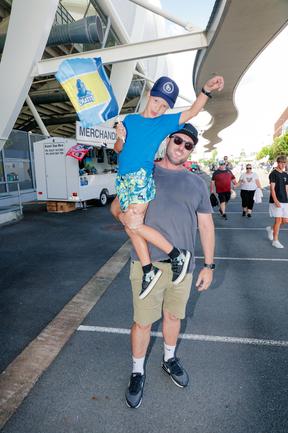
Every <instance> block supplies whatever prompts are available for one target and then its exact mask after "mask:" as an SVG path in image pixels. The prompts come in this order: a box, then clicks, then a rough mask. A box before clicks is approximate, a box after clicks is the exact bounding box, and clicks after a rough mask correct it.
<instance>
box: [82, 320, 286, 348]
mask: <svg viewBox="0 0 288 433" xmlns="http://www.w3.org/2000/svg"><path fill="white" fill-rule="evenodd" d="M77 331H86V332H102V333H106V334H122V335H130V329H126V328H107V327H105V326H85V325H80V326H79V328H78V329H77ZM151 335H152V336H153V337H160V338H162V332H155V331H152V332H151ZM179 338H180V339H182V340H193V341H207V342H213V343H233V344H247V345H254V346H278V347H288V341H286V340H264V339H260V338H241V337H225V336H219V335H201V334H180V335H179Z"/></svg>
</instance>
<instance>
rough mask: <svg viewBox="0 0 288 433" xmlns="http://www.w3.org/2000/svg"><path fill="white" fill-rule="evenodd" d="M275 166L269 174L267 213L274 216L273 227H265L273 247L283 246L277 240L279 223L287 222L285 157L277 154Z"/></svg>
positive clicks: (287, 175) (287, 183)
mask: <svg viewBox="0 0 288 433" xmlns="http://www.w3.org/2000/svg"><path fill="white" fill-rule="evenodd" d="M276 162H277V166H276V168H274V169H273V170H272V171H271V173H270V174H269V181H270V198H269V214H270V216H271V217H272V218H274V225H273V228H272V227H271V226H268V227H266V230H267V234H268V238H269V240H270V241H272V246H273V247H275V248H284V245H282V244H281V243H280V242H279V230H280V226H281V224H287V223H288V173H287V172H286V171H284V170H285V165H286V163H287V157H286V156H285V155H279V156H278V157H277V159H276Z"/></svg>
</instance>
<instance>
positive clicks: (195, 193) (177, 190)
mask: <svg viewBox="0 0 288 433" xmlns="http://www.w3.org/2000/svg"><path fill="white" fill-rule="evenodd" d="M197 135H198V134H197V130H196V129H195V128H194V127H193V126H192V125H191V124H185V125H184V127H183V128H182V129H178V130H176V131H174V132H173V133H172V134H171V135H170V137H169V138H168V139H167V149H166V155H165V157H164V159H163V160H162V161H160V162H158V163H156V164H155V172H154V178H155V183H156V189H157V195H156V198H155V199H154V200H152V201H151V203H150V204H149V207H148V210H147V214H146V218H145V224H147V225H149V226H151V227H153V228H154V229H156V230H158V231H159V232H160V233H163V234H164V235H165V236H167V239H168V240H169V241H170V242H171V243H172V244H173V243H175V242H176V241H177V242H178V243H179V246H180V247H181V248H183V249H187V250H189V251H191V254H192V258H191V261H190V265H189V268H188V272H187V275H186V277H185V278H184V279H183V281H182V282H181V283H180V284H179V285H178V286H177V289H175V288H174V287H173V284H172V282H171V274H172V272H171V268H170V259H169V256H168V255H166V254H165V253H163V251H161V250H159V249H157V248H155V247H154V246H153V245H149V248H150V252H151V259H152V261H153V265H155V266H157V267H158V268H159V269H161V270H162V273H163V274H162V277H161V279H160V280H159V282H158V284H157V285H156V286H155V288H154V290H153V291H152V292H151V294H150V295H149V296H148V297H147V298H146V299H144V300H142V301H141V300H139V297H138V295H139V292H140V290H141V279H142V269H141V264H140V263H139V261H138V258H137V255H136V254H135V251H132V257H131V258H132V262H131V269H130V280H131V285H132V292H133V308H134V323H133V326H132V329H131V345H132V361H133V370H132V374H131V377H130V381H129V385H128V388H127V390H126V395H125V396H126V403H127V405H128V406H129V407H130V408H137V407H139V406H140V404H141V402H142V397H143V390H144V384H145V357H146V352H147V348H148V345H149V341H150V331H151V326H152V324H153V323H154V322H156V321H157V320H159V319H160V318H161V317H162V314H163V327H162V329H163V338H164V356H163V359H162V363H161V367H162V370H163V372H164V373H165V374H166V375H168V376H169V377H170V378H171V380H172V381H173V383H174V384H175V385H177V386H178V387H180V388H184V387H186V386H187V385H188V382H189V376H188V373H187V372H186V370H185V369H184V368H183V367H182V365H181V363H180V361H179V359H178V358H177V357H176V353H175V352H176V344H177V339H178V335H179V332H180V324H181V319H184V317H185V310H186V304H187V302H188V299H189V295H190V290H191V284H192V273H193V270H194V267H195V257H194V250H195V242H196V232H197V225H198V228H199V234H200V240H201V244H202V248H203V253H204V262H203V267H202V269H201V271H200V273H199V275H198V278H197V280H196V288H197V290H198V291H203V290H207V289H208V287H209V286H210V284H211V282H212V278H213V269H214V268H215V265H214V263H213V261H214V260H213V259H214V243H215V240H214V224H213V219H212V215H211V212H212V211H211V205H210V200H209V195H208V189H207V186H206V183H205V182H204V180H203V179H201V178H200V177H199V176H197V175H196V174H194V173H191V172H189V171H188V170H187V169H185V168H184V167H183V163H184V162H185V161H186V160H187V158H188V156H189V155H190V154H191V152H192V150H193V148H194V147H195V145H196V143H197V141H198V138H197ZM180 141H181V143H180ZM191 144H192V146H191ZM128 234H129V233H128Z"/></svg>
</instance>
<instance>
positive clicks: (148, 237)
mask: <svg viewBox="0 0 288 433" xmlns="http://www.w3.org/2000/svg"><path fill="white" fill-rule="evenodd" d="M148 204H149V203H137V204H131V205H129V207H128V210H127V212H125V214H124V217H123V219H124V222H125V226H126V227H127V228H128V229H130V231H132V232H133V233H134V234H135V235H138V236H140V237H141V238H143V239H145V241H146V242H150V243H151V244H152V245H155V246H156V247H157V248H159V249H160V250H162V251H164V252H165V253H166V254H169V253H170V252H171V250H172V249H173V245H172V244H171V243H170V242H168V241H167V240H166V239H165V237H164V236H162V235H161V233H159V232H158V231H157V230H155V229H154V228H152V227H150V226H147V225H146V224H144V218H145V213H146V210H147V207H148ZM139 259H140V257H139ZM140 261H141V260H140Z"/></svg>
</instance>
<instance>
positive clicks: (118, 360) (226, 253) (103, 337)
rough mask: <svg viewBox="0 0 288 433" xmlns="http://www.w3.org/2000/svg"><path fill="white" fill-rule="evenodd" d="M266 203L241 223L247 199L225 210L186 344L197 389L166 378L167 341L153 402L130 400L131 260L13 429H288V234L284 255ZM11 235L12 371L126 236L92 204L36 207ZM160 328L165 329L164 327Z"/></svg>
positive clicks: (102, 432)
mask: <svg viewBox="0 0 288 433" xmlns="http://www.w3.org/2000/svg"><path fill="white" fill-rule="evenodd" d="M265 196H266V197H265V200H264V203H263V204H260V205H255V212H254V213H253V216H252V218H251V219H248V218H246V217H245V218H244V217H242V216H241V206H240V201H239V197H238V198H236V199H235V200H234V201H231V202H230V204H229V207H228V213H227V215H228V220H227V221H224V220H223V219H222V218H221V216H220V215H219V214H218V213H216V212H215V214H214V221H215V226H216V254H215V256H216V260H215V262H216V265H217V269H216V271H215V278H214V282H213V285H212V287H211V288H210V289H209V290H208V291H207V292H205V293H202V294H199V293H197V292H196V290H195V287H193V290H192V294H191V298H190V300H189V303H188V306H187V318H186V319H185V320H184V321H183V323H182V329H181V331H182V333H185V335H184V336H183V338H181V339H180V340H179V346H178V349H177V355H178V356H179V357H180V358H181V360H182V362H183V364H184V366H185V368H186V369H187V371H188V372H189V375H190V384H189V386H188V388H186V389H184V390H183V389H180V388H178V387H176V386H175V385H174V384H173V383H172V381H171V380H170V379H169V378H168V377H167V376H165V375H164V374H163V373H162V371H161V368H160V362H161V358H162V353H163V340H162V338H161V337H160V336H158V334H156V336H154V337H153V338H152V340H151V347H150V349H149V355H148V359H147V364H146V372H147V380H146V385H145V391H144V398H143V403H142V405H141V407H140V408H139V409H137V410H131V409H129V408H127V407H126V405H125V399H124V392H125V389H126V386H127V383H128V378H129V375H130V370H131V359H130V341H129V328H130V326H131V322H132V306H131V296H130V286H129V279H128V274H129V264H127V265H126V266H125V267H124V268H123V270H122V271H121V272H120V273H119V274H118V275H117V276H116V278H115V279H114V281H113V283H112V284H111V285H110V287H109V288H108V289H107V290H106V292H105V294H104V295H103V296H102V298H101V299H100V301H99V302H98V303H97V304H96V305H95V307H94V308H93V309H92V311H91V312H90V313H89V314H88V316H87V317H86V319H85V320H84V322H83V323H82V325H83V327H84V328H82V330H77V331H76V332H75V333H74V334H73V336H72V337H71V338H70V339H69V341H68V342H67V343H66V345H65V347H64V348H63V350H62V351H61V352H60V354H59V355H58V357H57V358H56V360H55V361H54V362H53V363H52V364H51V365H50V367H49V368H48V369H47V370H46V371H45V372H44V373H43V375H42V376H41V378H40V379H39V381H38V382H37V383H36V385H35V386H34V388H33V389H32V391H31V392H30V394H29V395H28V397H27V398H26V399H25V400H24V402H23V403H22V405H21V406H20V407H19V408H18V410H17V411H16V413H15V414H14V416H13V417H12V418H11V419H10V420H9V421H8V422H7V424H6V425H5V426H4V428H3V430H2V431H3V432H4V433H28V432H29V433H40V432H41V433H50V432H51V433H55V432H59V433H60V432H61V433H64V432H65V433H66V432H69V433H74V432H75V433H84V432H85V433H86V432H87V433H94V432H95V433H96V432H97V433H114V432H115V433H116V432H117V433H121V432H123V433H132V432H133V433H134V432H137V433H148V432H149V433H154V432H155V433H156V432H157V433H159V432H160V433H162V432H163V433H164V432H165V433H172V432H173V433H174V432H175V431H177V432H179V433H186V432H187V433H188V432H189V433H191V432H193V433H232V432H233V433H234V432H235V433H242V432H243V433H250V432H251V433H287V431H288V410H287V408H288V398H287V386H288V377H287V376H288V375H287V373H288V356H287V355H288V314H287V313H288V296H287V287H288V286H287V262H288V253H287V251H288V231H287V228H286V229H284V230H282V231H281V234H280V240H281V242H282V243H283V244H284V245H285V247H286V248H285V249H283V250H277V249H274V248H272V246H271V243H270V242H269V241H268V239H267V237H266V231H265V227H266V226H267V225H268V224H270V223H271V219H270V218H269V215H268V213H267V209H268V205H267V193H266V194H265ZM76 234H77V236H76ZM74 235H75V236H76V239H75V238H74ZM0 236H1V241H5V242H4V257H5V259H4V261H2V260H1V264H0V268H1V269H0V270H1V274H0V275H1V279H2V282H1V283H2V284H1V287H3V285H4V287H5V288H4V290H3V289H1V295H2V303H1V316H2V318H4V319H2V320H3V323H4V327H3V326H1V329H2V332H1V334H0V342H1V349H2V353H1V365H2V369H4V368H6V366H7V365H8V364H9V363H10V362H11V361H12V360H13V359H14V357H15V356H16V355H17V354H18V353H20V352H21V350H22V349H23V348H24V347H25V346H26V344H28V342H29V341H30V340H31V339H33V338H35V337H36V336H37V335H38V333H39V332H40V331H41V329H42V328H43V327H45V326H46V324H47V323H48V322H49V321H50V320H51V319H52V318H53V317H54V315H55V314H57V312H58V311H59V310H60V309H61V308H62V307H63V306H64V305H65V303H66V302H68V300H69V299H70V298H71V296H73V295H74V294H75V293H77V291H78V290H79V288H80V287H81V286H82V285H83V284H85V282H86V281H87V280H88V279H89V278H90V277H91V276H92V275H93V273H95V272H96V271H97V270H98V269H99V268H100V267H101V266H102V265H103V264H104V263H105V261H107V260H108V259H109V257H111V255H112V254H113V253H114V252H115V251H116V250H117V249H118V248H119V247H120V246H121V245H122V244H123V242H124V241H125V240H126V235H125V233H124V232H123V231H121V230H119V229H118V228H117V226H116V224H115V223H114V222H113V220H112V219H111V217H110V215H109V212H108V209H107V208H89V209H88V210H87V211H86V213H85V214H83V213H82V212H75V213H70V214H66V215H52V214H50V215H49V214H46V213H44V212H40V211H39V210H38V211H37V212H36V211H33V210H30V211H28V212H27V213H26V216H25V219H24V220H23V221H22V222H20V223H18V224H15V225H13V226H7V227H3V228H2V229H1V234H0ZM47 248H48V249H49V248H50V250H49V251H47ZM196 255H197V257H198V258H197V268H196V271H195V274H197V272H198V271H199V267H200V266H201V263H202V252H201V248H200V244H199V241H198V242H197V247H196ZM194 281H195V279H194ZM3 314H4V316H3ZM3 323H2V325H3ZM87 326H90V327H92V328H87ZM93 327H94V328H93ZM95 327H97V328H95ZM153 330H154V331H161V323H156V324H155V325H154V327H153Z"/></svg>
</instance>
